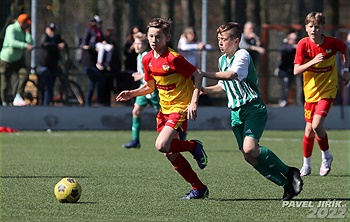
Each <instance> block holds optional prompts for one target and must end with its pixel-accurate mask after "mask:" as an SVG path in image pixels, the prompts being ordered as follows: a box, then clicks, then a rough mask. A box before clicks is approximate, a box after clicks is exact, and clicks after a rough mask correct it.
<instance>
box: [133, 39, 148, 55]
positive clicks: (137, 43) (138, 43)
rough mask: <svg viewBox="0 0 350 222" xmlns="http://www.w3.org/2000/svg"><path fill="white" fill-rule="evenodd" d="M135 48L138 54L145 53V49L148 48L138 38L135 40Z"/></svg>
mask: <svg viewBox="0 0 350 222" xmlns="http://www.w3.org/2000/svg"><path fill="white" fill-rule="evenodd" d="M134 46H135V52H136V53H142V52H143V51H145V48H146V46H145V45H144V44H143V43H142V41H141V40H140V39H138V38H136V39H135V41H134Z"/></svg>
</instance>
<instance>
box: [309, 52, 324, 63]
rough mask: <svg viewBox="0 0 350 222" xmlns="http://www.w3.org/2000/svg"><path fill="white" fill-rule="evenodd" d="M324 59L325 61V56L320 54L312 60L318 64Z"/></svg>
mask: <svg viewBox="0 0 350 222" xmlns="http://www.w3.org/2000/svg"><path fill="white" fill-rule="evenodd" d="M324 59H325V55H323V54H322V53H319V54H317V55H316V56H315V57H314V58H313V59H312V60H313V62H314V64H317V63H319V62H322V61H323V60H324Z"/></svg>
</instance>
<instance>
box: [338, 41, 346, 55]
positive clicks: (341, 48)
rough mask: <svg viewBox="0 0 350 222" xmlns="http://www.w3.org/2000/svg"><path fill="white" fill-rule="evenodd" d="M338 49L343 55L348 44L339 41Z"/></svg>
mask: <svg viewBox="0 0 350 222" xmlns="http://www.w3.org/2000/svg"><path fill="white" fill-rule="evenodd" d="M337 40H338V41H337V43H338V44H337V47H338V50H339V52H341V54H345V49H346V43H345V42H343V41H341V40H339V39H337Z"/></svg>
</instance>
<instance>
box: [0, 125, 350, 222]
mask: <svg viewBox="0 0 350 222" xmlns="http://www.w3.org/2000/svg"><path fill="white" fill-rule="evenodd" d="M349 135H350V131H328V137H329V139H330V146H331V152H332V154H333V157H334V162H333V165H332V172H331V173H330V174H329V175H328V176H327V177H320V176H319V175H318V171H319V166H320V162H321V154H320V151H319V149H318V147H317V146H315V149H314V154H313V161H312V167H313V168H312V170H313V172H312V174H311V175H310V176H308V177H305V178H304V182H305V185H304V190H303V191H302V192H301V194H300V195H299V196H298V197H296V198H295V199H294V200H295V201H294V202H288V204H295V205H298V204H304V207H300V206H299V207H292V206H291V207H282V204H283V202H282V201H280V200H279V199H280V198H281V197H282V194H283V189H282V188H281V187H278V186H276V185H275V184H273V183H271V182H270V181H268V180H267V179H265V178H264V177H262V176H261V175H260V174H259V173H258V172H257V171H255V170H254V169H253V168H252V167H251V166H250V165H249V164H248V163H246V162H245V161H244V160H243V157H242V154H241V153H240V152H239V151H238V149H237V147H236V142H235V139H234V137H233V134H232V132H231V131H230V130H225V131H190V132H189V134H188V139H199V140H201V141H202V142H203V145H204V147H205V150H206V152H207V154H208V156H209V164H208V166H207V168H205V169H204V170H200V169H199V168H198V166H197V165H196V162H195V160H194V159H193V157H192V156H191V155H190V154H189V153H185V154H184V155H185V156H186V157H188V159H189V161H190V163H191V164H192V166H193V168H194V169H195V171H196V172H197V173H198V175H199V177H200V178H201V179H202V180H203V181H204V182H205V184H206V185H207V186H208V188H209V190H210V196H209V198H208V199H204V200H190V201H181V200H180V198H181V197H182V196H184V195H185V194H186V193H187V192H188V191H189V190H190V185H189V184H187V183H186V182H185V181H184V180H183V179H182V178H181V177H180V176H179V175H178V174H177V173H176V171H175V170H173V169H172V166H171V165H170V164H169V162H168V161H167V160H166V158H165V157H164V156H163V154H161V153H159V152H158V151H156V149H155V148H154V141H155V138H156V136H157V134H156V132H153V131H144V132H142V133H141V137H142V140H141V141H142V147H141V149H132V150H127V149H124V148H122V147H121V144H122V143H125V142H128V141H129V139H130V136H131V133H130V132H129V131H57V132H55V131H53V132H51V133H48V132H32V131H25V132H18V133H12V134H11V133H10V134H1V135H0V141H1V191H2V192H1V221H45V222H46V221H84V222H85V221H203V222H204V221H310V217H311V218H312V217H316V218H322V217H325V218H327V217H340V218H341V217H345V218H344V219H341V220H343V221H349V220H350V219H349V218H350V215H349V212H350V210H349V205H350V198H349V185H350V167H349V145H350V142H349ZM302 137H303V132H302V131H266V132H265V133H264V135H263V138H262V140H261V142H260V143H261V145H264V146H266V147H269V148H270V149H272V150H273V151H274V152H275V153H276V154H277V155H278V156H279V157H280V158H281V159H282V160H283V161H284V162H285V163H286V164H287V165H291V166H296V167H298V168H300V167H301V164H302V151H301V140H302ZM315 145H316V143H315ZM66 176H70V177H74V178H76V179H77V180H78V181H79V183H80V184H81V186H82V190H83V191H82V196H81V198H80V200H79V202H78V203H77V204H61V203H59V202H58V201H57V200H56V199H55V196H54V193H53V188H54V186H55V184H56V183H57V182H58V181H59V180H60V179H61V178H63V177H66ZM327 200H332V201H334V200H335V201H341V206H340V207H339V206H336V207H335V208H332V207H323V208H322V207H321V208H317V204H318V203H319V202H320V201H321V203H324V202H325V201H327ZM337 203H340V202H337ZM310 204H312V205H313V207H314V208H313V207H311V206H310ZM328 220H336V221H339V220H340V219H339V218H338V219H328ZM317 221H318V220H317Z"/></svg>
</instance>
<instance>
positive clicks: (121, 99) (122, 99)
mask: <svg viewBox="0 0 350 222" xmlns="http://www.w3.org/2000/svg"><path fill="white" fill-rule="evenodd" d="M131 98H132V97H131V93H130V91H129V90H124V91H122V92H121V93H119V95H118V96H117V97H116V98H115V99H116V101H117V102H125V101H128V100H130V99H131Z"/></svg>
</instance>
